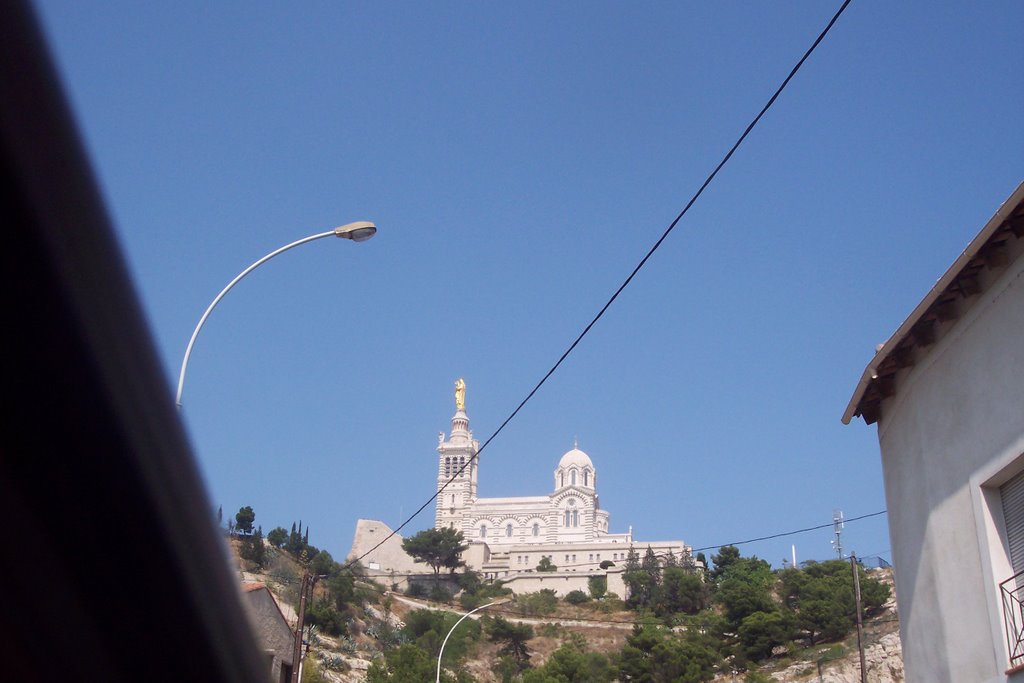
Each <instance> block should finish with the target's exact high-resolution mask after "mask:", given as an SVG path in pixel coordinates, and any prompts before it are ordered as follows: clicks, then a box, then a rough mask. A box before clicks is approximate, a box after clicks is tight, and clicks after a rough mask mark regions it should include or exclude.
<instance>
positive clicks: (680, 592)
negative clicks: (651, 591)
mask: <svg viewBox="0 0 1024 683" xmlns="http://www.w3.org/2000/svg"><path fill="white" fill-rule="evenodd" d="M707 603H708V586H707V584H705V583H704V579H703V577H701V576H700V575H699V574H691V573H690V572H688V571H686V570H685V569H683V568H682V567H665V569H664V571H663V572H662V577H661V589H660V590H659V591H658V593H657V599H656V600H655V604H654V605H653V607H654V611H655V613H656V614H658V615H659V616H665V615H670V614H675V613H678V612H684V613H686V614H696V613H697V612H699V611H701V610H702V609H704V608H705V607H707Z"/></svg>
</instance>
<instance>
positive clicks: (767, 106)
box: [346, 0, 852, 567]
mask: <svg viewBox="0 0 1024 683" xmlns="http://www.w3.org/2000/svg"><path fill="white" fill-rule="evenodd" d="M850 2H852V0H845V1H844V2H843V4H842V5H841V6H840V7H839V9H838V10H837V11H836V13H835V14H834V15H833V16H832V19H831V20H830V21H829V22H828V24H827V25H826V26H825V28H824V29H823V30H822V31H821V33H819V34H818V37H817V38H816V39H815V40H814V42H813V43H812V44H811V46H810V47H809V48H807V51H806V52H804V54H803V56H802V57H801V58H800V60H799V61H798V62H797V63H796V65H795V66H794V67H793V68H792V69H791V70H790V72H789V75H787V76H786V78H785V79H784V80H783V81H782V84H781V85H779V87H778V88H776V90H775V92H774V93H773V94H772V96H771V97H770V98H769V99H768V102H767V103H766V104H765V105H764V106H763V107H762V108H761V111H759V112H758V114H757V116H755V117H754V119H753V120H752V121H751V122H750V123H749V124H748V125H747V127H746V129H744V131H743V133H742V134H741V135H740V136H739V138H738V139H737V140H736V142H735V143H733V145H732V147H731V148H730V149H729V151H728V152H727V153H726V154H725V156H724V157H723V158H722V160H721V161H719V162H718V165H717V166H715V168H714V170H712V171H711V173H710V174H709V175H708V177H707V178H706V179H705V180H704V182H703V183H702V184H701V186H700V187H699V188H698V189H697V191H696V192H695V193H694V194H693V196H692V197H691V198H690V200H689V201H688V202H687V203H686V205H685V206H684V207H683V210H682V211H680V212H679V214H678V215H677V216H676V217H675V219H674V220H673V221H672V222H671V223H670V224H669V226H668V228H666V229H665V231H664V232H663V233H662V235H661V237H659V238H658V240H657V241H656V242H655V243H654V246H652V247H651V248H650V249H649V250H648V251H647V253H646V254H645V255H644V257H643V258H642V259H640V262H639V263H638V264H637V265H636V267H635V268H633V271H632V272H631V273H630V274H629V276H628V277H627V278H626V279H625V280H624V281H623V282H622V284H621V285H619V288H618V289H616V290H615V293H614V294H612V296H611V298H610V299H608V301H607V302H606V303H605V304H604V306H602V307H601V310H600V311H598V313H597V315H595V316H594V318H593V319H592V320H591V321H590V322H589V323H588V324H587V326H586V327H585V328H583V331H582V332H580V334H579V336H577V337H576V339H575V340H574V341H573V342H572V344H570V345H569V348H567V349H566V350H565V352H564V353H562V355H561V356H560V357H559V359H558V360H557V361H556V362H555V364H554V365H552V366H551V369H550V370H548V371H547V373H545V375H544V376H543V377H542V378H541V380H540V381H539V382H537V384H536V386H534V387H533V389H532V390H531V391H530V393H528V394H527V395H526V398H524V399H523V400H522V401H520V403H519V405H518V406H516V408H515V410H513V411H512V412H511V413H510V414H509V416H508V417H506V418H505V420H504V422H502V423H501V425H500V426H499V427H498V428H497V429H496V430H495V431H494V433H493V434H491V436H490V437H488V438H487V440H486V441H485V442H484V443H483V445H482V446H481V447H480V448H479V449H478V450H477V452H476V453H475V454H474V455H473V456H471V457H470V458H469V459H468V460H467V461H466V464H465V465H463V466H462V467H461V468H460V469H459V470H458V471H457V472H456V473H455V474H454V475H452V476H451V478H449V479H448V481H446V482H445V483H444V484H443V485H442V486H441V487H440V488H438V490H437V491H436V492H435V493H434V495H432V496H431V497H430V498H428V499H427V501H426V502H425V503H423V505H421V506H420V507H419V508H418V509H417V510H416V511H415V512H414V513H412V515H410V516H409V517H408V518H407V519H405V521H403V522H402V523H401V524H400V525H399V526H398V528H397V529H394V530H393V531H392V532H391V533H390V534H388V535H386V536H385V537H384V538H383V539H381V540H380V541H379V542H378V543H377V544H376V545H375V546H373V547H372V548H370V549H369V550H367V551H366V552H365V553H363V554H362V555H360V556H359V557H358V558H355V559H354V560H352V561H351V563H354V562H358V561H359V560H362V559H363V558H364V557H366V556H367V555H369V554H370V553H372V552H373V551H374V550H376V549H377V548H379V547H380V546H382V545H384V543H385V542H387V540H388V539H390V538H391V537H393V536H394V535H395V534H397V533H398V532H399V531H401V530H402V529H403V528H404V527H405V526H406V525H407V524H409V522H411V521H412V520H413V519H415V518H416V517H417V516H418V515H419V514H420V513H421V512H423V510H425V509H426V508H427V506H428V505H430V504H431V503H432V502H434V500H436V499H437V497H438V496H439V495H440V494H441V493H442V492H443V491H444V490H445V489H446V488H447V487H448V484H450V483H452V481H454V480H455V479H456V478H457V477H459V476H460V475H461V474H462V472H463V471H464V470H465V469H466V467H468V466H469V465H470V464H471V463H472V462H473V461H474V460H476V459H477V458H478V457H479V456H480V454H481V453H482V452H483V451H484V449H485V448H487V446H488V444H490V443H491V441H493V440H494V439H495V437H497V436H498V434H500V433H501V432H502V430H504V429H505V426H506V425H508V423H509V422H511V421H512V419H513V418H515V416H516V415H518V414H519V411H520V410H522V408H523V406H525V405H526V404H527V403H528V402H529V401H530V399H531V398H533V395H534V394H536V393H537V391H538V390H539V389H540V388H541V387H542V386H543V385H544V383H545V382H547V381H548V378H549V377H551V375H553V374H554V373H555V371H556V370H557V369H558V368H559V367H560V366H561V365H562V363H563V362H564V361H565V359H566V358H568V357H569V354H571V353H572V352H573V351H574V350H575V349H576V347H577V346H578V345H579V343H580V342H581V341H582V340H583V338H584V337H585V336H587V334H588V333H589V332H590V330H591V329H592V328H593V327H594V325H595V324H597V321H598V320H600V319H601V318H602V317H603V316H604V314H605V312H606V311H607V310H608V309H609V307H611V305H612V303H614V302H615V300H616V299H618V298H619V294H621V293H622V291H623V290H624V289H626V287H627V286H629V284H630V282H632V281H633V278H634V277H636V275H637V273H639V272H640V270H641V269H642V268H643V267H644V266H645V265H646V264H647V261H648V260H649V259H650V258H651V256H653V255H654V252H656V251H657V250H658V249H659V248H660V247H661V245H662V243H663V242H664V241H665V239H666V238H668V236H669V234H671V233H672V231H673V230H675V227H676V225H678V224H679V221H681V220H682V218H683V216H685V215H686V214H687V212H688V211H689V210H690V207H692V206H693V205H694V203H696V201H697V199H698V198H700V196H701V195H702V194H704V190H705V189H707V187H708V186H709V185H710V184H711V182H712V181H713V180H714V179H715V177H716V176H717V175H718V172H719V171H720V170H722V168H723V167H724V166H725V164H726V163H728V161H729V159H731V158H732V155H733V154H734V153H735V152H736V150H737V149H739V146H740V145H741V144H743V141H744V140H746V138H747V136H748V135H749V134H750V132H751V131H752V130H753V129H754V127H755V126H756V125H757V124H758V122H760V120H761V118H762V117H763V116H764V115H765V114H766V113H767V112H768V110H769V109H770V108H771V107H772V105H773V104H775V101H776V100H777V99H778V97H779V95H781V94H782V91H783V90H785V88H786V86H787V85H789V82H790V81H791V80H792V79H793V77H794V76H796V73H797V72H798V71H799V70H800V68H801V67H802V66H803V65H804V62H806V61H807V59H808V58H809V57H810V56H811V53H813V52H814V50H815V49H816V48H817V47H818V45H819V44H820V43H821V41H822V40H824V39H825V36H826V35H828V33H829V31H831V30H832V27H833V26H834V25H835V23H836V22H837V21H838V20H839V17H840V16H842V14H843V12H845V11H846V8H847V7H848V6H849V5H850ZM347 566H350V564H346V567H347Z"/></svg>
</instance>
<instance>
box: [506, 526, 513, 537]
mask: <svg viewBox="0 0 1024 683" xmlns="http://www.w3.org/2000/svg"><path fill="white" fill-rule="evenodd" d="M505 536H507V537H508V538H512V525H511V524H506V525H505Z"/></svg>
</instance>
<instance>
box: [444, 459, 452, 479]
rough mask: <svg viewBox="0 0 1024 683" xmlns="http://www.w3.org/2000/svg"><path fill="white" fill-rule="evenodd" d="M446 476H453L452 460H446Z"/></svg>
mask: <svg viewBox="0 0 1024 683" xmlns="http://www.w3.org/2000/svg"><path fill="white" fill-rule="evenodd" d="M444 476H446V477H450V476H452V459H451V458H445V459H444Z"/></svg>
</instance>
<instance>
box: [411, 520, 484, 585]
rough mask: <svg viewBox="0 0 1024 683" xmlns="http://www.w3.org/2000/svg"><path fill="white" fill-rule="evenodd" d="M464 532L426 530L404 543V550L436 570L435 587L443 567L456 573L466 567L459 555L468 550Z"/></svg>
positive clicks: (446, 529)
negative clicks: (463, 535)
mask: <svg viewBox="0 0 1024 683" xmlns="http://www.w3.org/2000/svg"><path fill="white" fill-rule="evenodd" d="M468 547H469V545H468V544H467V543H465V542H464V540H463V538H462V532H461V531H456V530H455V529H448V528H444V529H424V530H423V531H421V532H419V533H418V534H416V535H415V536H411V537H410V538H407V539H405V540H404V541H402V550H404V551H405V552H407V553H409V555H411V556H412V557H413V558H415V559H416V560H418V561H420V562H423V563H424V564H428V565H430V568H431V569H433V570H434V581H435V585H436V582H437V577H438V574H439V573H440V571H441V567H446V568H447V569H448V570H449V571H451V572H454V571H455V570H456V569H458V568H459V567H461V566H463V565H465V564H466V563H465V562H463V561H462V560H461V559H460V557H459V555H461V554H462V552H463V551H465V550H466V548H468Z"/></svg>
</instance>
